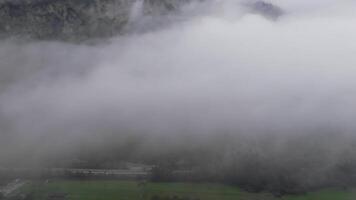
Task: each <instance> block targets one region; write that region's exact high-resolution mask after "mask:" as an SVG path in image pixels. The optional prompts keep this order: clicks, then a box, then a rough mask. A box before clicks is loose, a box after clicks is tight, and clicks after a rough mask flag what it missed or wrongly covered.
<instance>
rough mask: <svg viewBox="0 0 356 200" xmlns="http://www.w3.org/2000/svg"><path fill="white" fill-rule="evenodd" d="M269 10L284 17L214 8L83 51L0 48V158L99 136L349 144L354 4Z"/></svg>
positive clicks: (52, 46) (355, 109) (226, 5)
mask: <svg viewBox="0 0 356 200" xmlns="http://www.w3.org/2000/svg"><path fill="white" fill-rule="evenodd" d="M272 2H273V3H274V4H276V5H278V6H280V7H281V8H282V9H284V10H285V11H286V14H285V15H284V16H283V17H281V18H279V19H278V20H277V21H271V20H269V19H266V18H264V17H263V16H260V15H258V14H248V13H246V12H245V10H244V8H242V7H241V6H240V5H241V4H236V3H234V2H233V1H230V2H229V1H220V2H219V1H217V2H215V3H214V6H211V4H210V6H209V5H205V7H204V9H201V7H200V9H199V8H195V9H196V10H199V13H200V14H198V13H194V15H191V17H190V18H189V19H186V18H185V19H184V20H180V21H179V22H178V23H175V24H173V25H169V26H164V28H159V29H155V30H152V31H145V32H144V33H135V34H131V35H126V36H119V37H117V38H113V39H111V40H110V41H105V42H103V43H101V44H97V45H92V46H89V45H73V44H67V43H58V42H31V43H19V42H11V41H1V44H0V66H1V68H0V83H1V84H0V134H1V135H0V137H1V139H0V143H3V144H4V145H3V147H1V148H3V149H5V148H6V149H7V150H8V149H11V151H13V149H16V148H17V147H16V146H18V145H20V144H21V145H22V144H29V145H30V144H31V145H32V144H40V145H48V144H43V143H42V142H39V141H46V139H48V138H51V137H54V138H56V139H55V140H51V139H49V141H52V142H53V141H56V142H54V143H60V146H62V145H64V146H65V145H73V144H71V142H68V141H69V140H72V139H73V141H77V140H80V139H81V138H85V137H92V136H93V135H95V136H99V137H100V135H101V134H118V135H120V134H129V133H135V134H142V135H151V134H159V135H178V136H179V135H182V136H183V135H186V134H188V135H196V134H197V135H210V134H220V133H229V134H233V133H237V134H246V135H260V134H278V135H295V134H314V133H317V134H320V133H324V132H325V133H340V134H350V135H353V134H355V133H354V132H355V130H356V127H355V123H354V122H353V121H354V119H355V118H356V105H355V98H356V90H355V88H356V81H355V78H354V74H355V73H356V69H355V66H356V57H355V56H354V53H355V52H356V43H355V42H354V41H356V35H355V32H356V26H355V25H354V24H355V19H356V14H354V13H352V12H351V11H352V10H353V9H354V8H355V7H356V5H355V3H353V2H352V1H332V0H329V1H313V2H310V1H298V2H296V1H285V0H284V1H282V0H281V1H279V0H275V1H272ZM200 5H204V4H200ZM192 8H194V7H192V6H191V7H189V6H188V7H187V13H190V14H192V11H194V9H192ZM41 143H42V144H41ZM44 143H45V142H44ZM73 143H75V142H73ZM56 145H57V144H54V146H56ZM14 147H16V148H14ZM8 151H10V150H8ZM8 151H6V152H8ZM7 155H9V154H7Z"/></svg>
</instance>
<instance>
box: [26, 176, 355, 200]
mask: <svg viewBox="0 0 356 200" xmlns="http://www.w3.org/2000/svg"><path fill="white" fill-rule="evenodd" d="M31 192H32V194H31V198H32V199H36V200H45V199H48V198H49V197H50V196H55V195H57V196H59V195H63V196H66V197H68V199H70V200H139V199H143V200H215V199H219V200H251V199H263V200H277V199H280V200H351V199H355V198H356V191H353V190H348V191H346V190H337V189H329V190H322V191H318V192H313V193H308V194H304V195H290V196H284V197H275V196H274V195H271V194H268V193H248V192H244V191H242V190H240V189H239V188H237V187H233V186H226V185H221V184H213V183H199V184H198V183H147V184H145V185H139V184H138V183H137V182H134V181H66V180H61V181H53V182H48V183H35V184H32V185H28V186H26V187H25V188H23V193H24V194H25V193H31Z"/></svg>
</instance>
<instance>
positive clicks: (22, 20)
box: [0, 0, 283, 42]
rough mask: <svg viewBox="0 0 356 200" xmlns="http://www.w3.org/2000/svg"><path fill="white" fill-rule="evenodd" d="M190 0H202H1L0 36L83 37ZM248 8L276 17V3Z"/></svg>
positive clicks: (118, 29)
mask: <svg viewBox="0 0 356 200" xmlns="http://www.w3.org/2000/svg"><path fill="white" fill-rule="evenodd" d="M191 1H205V0H0V38H9V37H21V38H23V37H25V38H29V39H41V40H62V41H75V42H78V41H79V42H80V41H85V40H87V39H93V38H106V37H110V36H113V35H117V34H120V33H123V32H125V27H127V26H126V25H127V24H129V23H130V22H131V21H130V17H132V13H131V12H132V9H139V10H134V12H139V13H136V14H135V13H134V14H135V15H137V14H141V15H146V16H147V15H150V16H156V17H157V16H161V15H165V14H168V13H171V12H174V11H177V10H179V8H180V7H181V6H182V5H184V4H186V3H187V2H191ZM246 6H247V7H248V9H249V10H250V12H253V13H257V14H261V15H263V16H265V17H267V18H270V19H273V20H274V19H277V18H278V17H280V16H281V15H282V14H283V11H282V9H280V8H279V7H277V6H275V5H273V4H270V3H266V2H264V1H254V2H253V3H248V4H246Z"/></svg>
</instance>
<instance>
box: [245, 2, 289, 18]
mask: <svg viewBox="0 0 356 200" xmlns="http://www.w3.org/2000/svg"><path fill="white" fill-rule="evenodd" d="M247 6H248V8H249V10H250V11H251V12H252V13H257V14H260V15H262V16H264V17H266V18H268V19H272V20H276V19H278V18H279V17H281V16H282V15H283V14H284V12H283V10H282V9H281V8H280V7H278V6H276V5H274V4H272V3H268V2H265V1H256V2H253V3H249V4H247Z"/></svg>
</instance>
